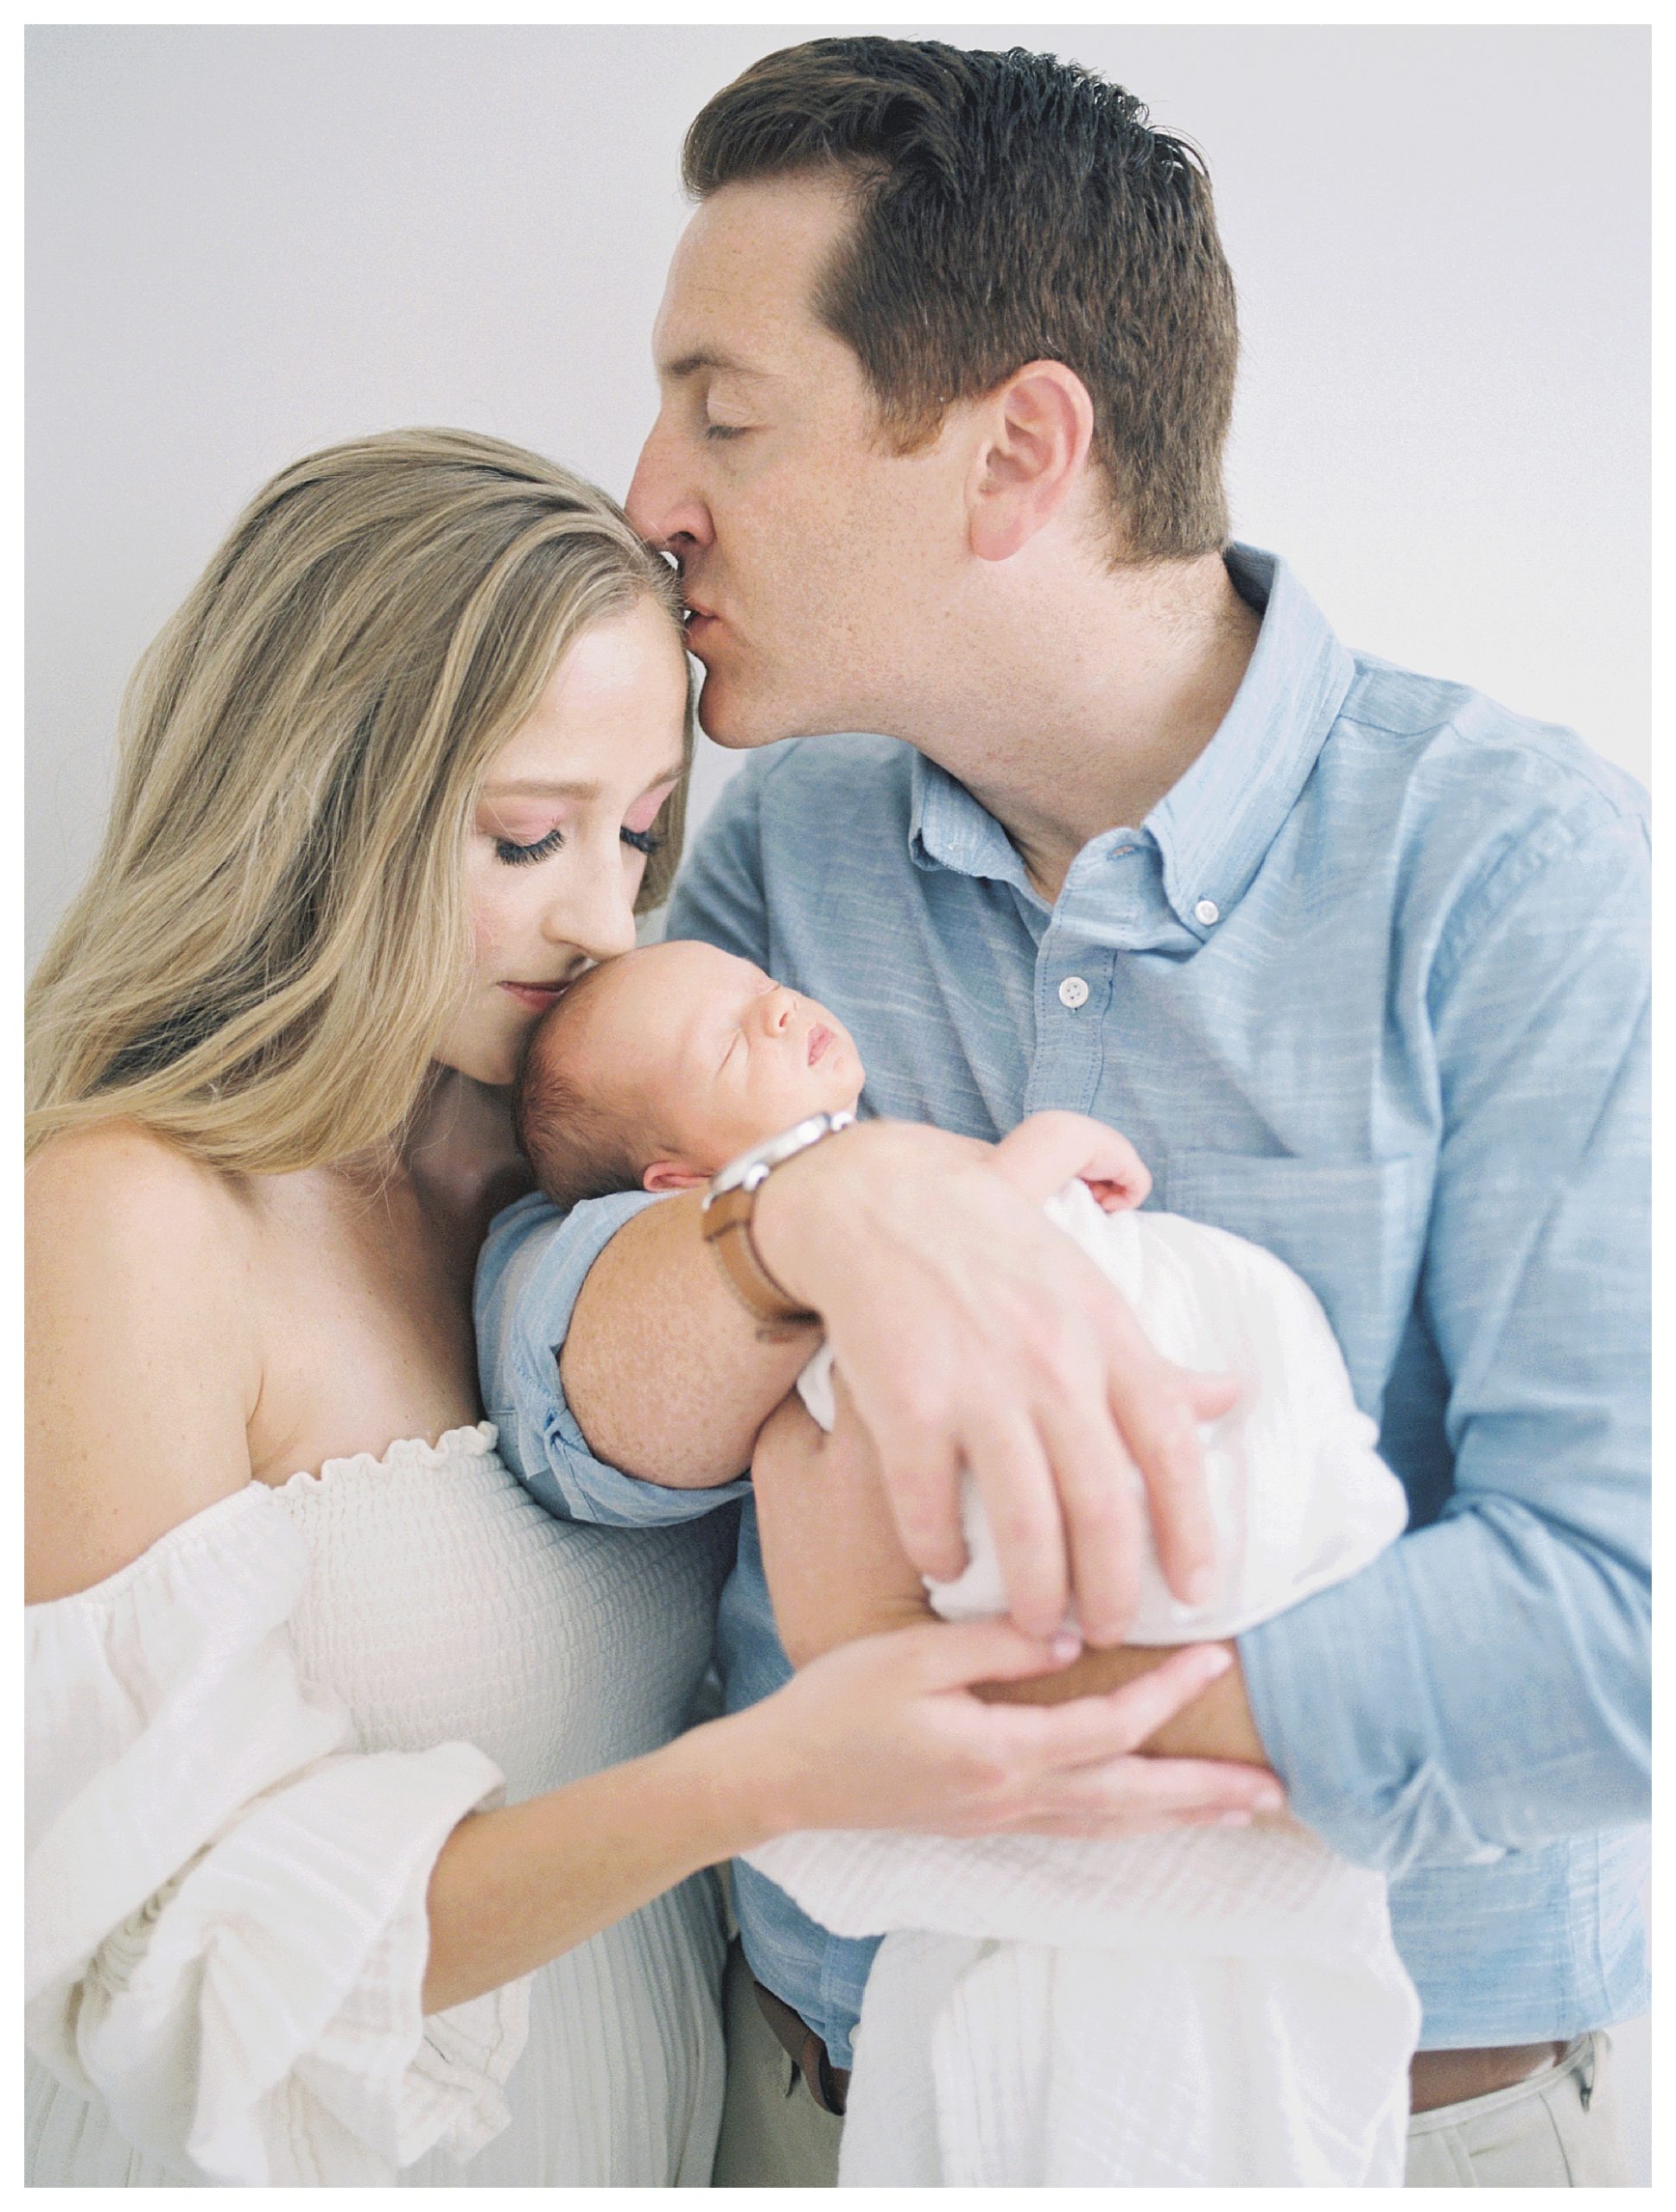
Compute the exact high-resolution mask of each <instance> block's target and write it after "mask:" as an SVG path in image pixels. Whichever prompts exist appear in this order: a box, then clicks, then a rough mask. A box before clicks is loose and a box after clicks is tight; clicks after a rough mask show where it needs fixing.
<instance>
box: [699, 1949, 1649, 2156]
mask: <svg viewBox="0 0 1676 2212" xmlns="http://www.w3.org/2000/svg"><path fill="white" fill-rule="evenodd" d="M726 2011H727V2100H726V2102H725V2103H724V2105H723V2107H722V2113H721V2141H720V2142H719V2144H718V2145H717V2146H716V2163H715V2171H714V2175H713V2177H712V2185H713V2186H714V2188H717V2189H831V2188H833V2187H834V2186H835V2184H836V2182H837V2179H838V2139H839V2136H840V2135H841V2133H842V2132H843V2125H844V2124H843V2122H842V2120H836V2119H835V2118H834V2117H833V2115H832V2114H831V2113H824V2112H822V2110H821V2108H820V2107H819V2106H818V2105H817V2104H816V2102H815V2100H814V2099H813V2098H812V2097H811V2096H810V2095H809V2091H808V2090H807V2089H806V2088H804V2086H803V2077H802V2075H799V2073H798V2072H797V2068H796V2067H795V2066H794V2065H793V2064H792V2063H791V2061H790V2059H789V2058H788V2057H787V2056H786V2055H785V2053H784V2051H783V2050H781V2049H780V2046H779V2043H778V2039H777V2038H776V2037H775V2034H774V2031H773V2030H772V2029H771V2027H770V2026H769V2024H768V2023H767V2021H766V2020H765V2019H764V2018H763V2016H762V2013H761V2012H760V2011H759V2008H758V2005H757V2000H756V1998H755V1996H754V1995H753V1994H752V1988H751V1975H750V1972H749V1969H748V1968H747V1967H746V1964H745V1955H744V1954H743V1952H742V1951H741V1950H740V1947H739V1945H738V1944H737V1943H735V1944H734V1945H733V1949H732V1950H731V1951H730V1953H729V1954H728V1959H727V1998H726ZM1610 2050H1611V2044H1610V2042H1609V2038H1608V2037H1606V2036H1604V2035H1598V2034H1597V2035H1587V2036H1579V2037H1578V2039H1577V2041H1576V2042H1575V2043H1574V2044H1571V2048H1570V2049H1569V2050H1567V2051H1566V2053H1565V2056H1564V2057H1563V2058H1562V2059H1561V2061H1560V2063H1559V2065H1558V2066H1555V2067H1551V2068H1550V2069H1548V2071H1547V2072H1546V2073H1544V2074H1538V2075H1533V2077H1532V2078H1531V2080H1529V2081H1528V2082H1517V2083H1515V2084H1514V2087H1513V2088H1511V2089H1498V2090H1496V2091H1495V2093H1494V2094H1491V2095H1489V2096H1488V2097H1472V2098H1470V2099H1469V2100H1468V2101H1467V2102H1466V2103H1464V2104H1458V2105H1441V2106H1439V2107H1438V2110H1437V2111H1436V2112H1425V2113H1420V2114H1419V2116H1418V2117H1417V2118H1416V2119H1414V2120H1411V2121H1410V2122H1409V2126H1408V2171H1407V2176H1406V2181H1407V2185H1408V2187H1409V2188H1410V2189H1627V2188H1628V2186H1629V2180H1628V2168H1627V2166H1626V2164H1625V2162H1624V2155H1623V2146H1622V2134H1621V2130H1620V2127H1619V2123H1618V2113H1617V2100H1616V2096H1615V2094H1613V2090H1612V2082H1611V2069H1610V2065H1609V2054H1610Z"/></svg>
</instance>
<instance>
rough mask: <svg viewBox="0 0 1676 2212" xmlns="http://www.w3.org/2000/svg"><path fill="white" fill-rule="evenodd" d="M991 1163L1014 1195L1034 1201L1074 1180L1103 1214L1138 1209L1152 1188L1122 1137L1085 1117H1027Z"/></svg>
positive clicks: (1058, 1114) (1051, 1114) (1137, 1157)
mask: <svg viewBox="0 0 1676 2212" xmlns="http://www.w3.org/2000/svg"><path fill="white" fill-rule="evenodd" d="M994 1165H995V1166H997V1167H998V1168H1000V1172H1001V1173H1002V1174H1003V1175H1005V1176H1006V1179H1007V1180H1008V1182H1009V1183H1011V1184H1012V1185H1013V1188H1014V1189H1015V1190H1018V1191H1022V1192H1024V1194H1025V1197H1026V1198H1035V1199H1037V1200H1038V1202H1040V1201H1042V1200H1045V1199H1047V1198H1051V1197H1052V1196H1053V1194H1054V1192H1056V1191H1057V1190H1059V1189H1061V1188H1062V1187H1063V1185H1065V1184H1067V1183H1069V1182H1070V1181H1072V1180H1073V1179H1075V1180H1076V1181H1078V1182H1082V1183H1086V1184H1087V1185H1088V1186H1089V1190H1091V1191H1092V1192H1094V1195H1095V1198H1098V1200H1099V1201H1100V1203H1101V1205H1102V1206H1103V1207H1104V1208H1105V1210H1106V1211H1107V1212H1108V1213H1123V1212H1126V1211H1127V1210H1128V1209H1129V1208H1131V1207H1133V1206H1138V1205H1140V1204H1141V1202H1142V1200H1143V1199H1144V1198H1146V1193H1147V1192H1149V1191H1150V1190H1151V1189H1152V1177H1151V1175H1150V1174H1148V1173H1147V1171H1146V1164H1145V1162H1144V1161H1143V1160H1142V1159H1141V1157H1140V1154H1139V1153H1138V1152H1137V1151H1136V1150H1135V1148H1134V1147H1133V1145H1132V1144H1131V1143H1130V1142H1129V1140H1128V1139H1127V1137H1122V1136H1120V1135H1118V1133H1117V1131H1116V1130H1115V1129H1108V1128H1107V1127H1106V1124H1105V1123H1104V1122H1095V1121H1093V1120H1091V1119H1090V1118H1089V1116H1088V1115H1086V1114H1067V1113H1062V1112H1060V1111H1058V1110H1057V1109H1055V1110H1053V1111H1051V1112H1049V1113H1044V1114H1032V1115H1031V1116H1029V1117H1028V1118H1027V1119H1026V1120H1025V1121H1022V1122H1019V1126H1018V1128H1016V1129H1013V1130H1012V1131H1011V1132H1010V1133H1009V1134H1008V1135H1006V1136H1004V1137H1003V1138H1002V1139H1001V1141H1000V1143H999V1144H998V1145H997V1146H996V1147H995V1150H994Z"/></svg>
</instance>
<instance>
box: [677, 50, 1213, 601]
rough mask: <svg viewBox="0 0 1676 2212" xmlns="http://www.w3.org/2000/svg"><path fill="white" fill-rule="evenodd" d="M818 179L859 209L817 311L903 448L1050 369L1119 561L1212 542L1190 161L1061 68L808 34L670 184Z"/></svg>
mask: <svg viewBox="0 0 1676 2212" xmlns="http://www.w3.org/2000/svg"><path fill="white" fill-rule="evenodd" d="M822 168H833V169H835V170H837V171H838V172H840V173H843V174H847V175H848V176H849V177H850V178H852V179H853V180H854V183H855V185H856V187H857V188H858V195H859V208H858V219H857V222H856V226H855V229H854V232H853V234H852V235H851V237H850V238H848V240H847V241H846V243H845V244H844V245H842V246H841V248H840V249H839V251H837V252H836V253H835V256H834V257H833V260H832V263H831V265H830V266H829V267H828V269H827V270H825V272H824V273H823V275H822V278H821V280H820V283H819V285H818V287H817V289H816V297H815V300H814V302H813V305H814V308H815V311H816V314H817V315H819V316H820V317H821V319H822V321H823V322H825V324H826V325H827V327H828V328H829V329H831V330H832V331H834V332H835V334H837V336H839V337H840V338H841V339H843V340H845V342H846V343H847V344H848V345H849V346H852V347H853V348H854V351H855V353H857V354H858V355H859V356H860V361H861V365H862V367H863V369H864V370H865V371H866V372H867V378H868V379H869V381H870V382H871V384H872V385H873V390H874V391H875V392H876V393H877V395H878V397H879V403H880V406H881V410H882V411H883V414H884V416H885V418H886V423H887V424H888V425H889V427H890V429H891V430H892V433H893V435H894V436H895V437H896V439H897V441H898V444H899V446H900V448H901V449H903V450H904V451H911V450H912V449H913V448H914V447H915V446H917V445H918V444H920V443H922V442H924V440H925V439H927V438H929V437H930V436H933V435H935V434H936V429H937V426H938V424H939V423H940V422H941V420H942V417H943V409H944V408H945V407H946V406H948V405H949V404H950V403H951V402H953V401H955V400H964V399H974V398H976V397H979V396H980V395H981V394H982V393H984V392H986V391H994V388H995V386H996V385H998V384H1000V382H1001V381H1002V380H1003V379H1004V378H1006V377H1008V376H1010V375H1011V374H1012V372H1013V371H1014V370H1015V369H1018V368H1021V367H1022V366H1023V365H1024V364H1025V362H1026V361H1032V360H1056V361H1063V363H1064V364H1065V365H1066V367H1068V368H1070V369H1074V370H1075V371H1076V373H1077V375H1078V376H1079V377H1081V378H1082V381H1083V383H1084V384H1085V385H1087V386H1088V389H1089V397H1091V399H1092V400H1093V402H1094V452H1095V457H1096V458H1097V460H1098V461H1100V463H1101V466H1102V467H1103V468H1104V469H1105V472H1106V474H1107V476H1108V480H1109V481H1110V484H1111V487H1112V493H1113V497H1114V505H1115V508H1116V511H1117V519H1118V523H1119V532H1118V546H1119V551H1120V554H1121V557H1122V558H1124V559H1126V560H1131V561H1146V560H1169V559H1182V558H1185V557H1188V556H1192V555H1196V554H1202V553H1209V552H1214V551H1215V550H1217V549H1218V548H1219V547H1220V546H1221V545H1222V543H1223V542H1224V540H1225V539H1226V537H1227V536H1228V511H1227V505H1226V501H1225V499H1224V496H1223V492H1222V444H1223V441H1224V439H1225V438H1226V436H1227V434H1228V416H1229V412H1230V410H1231V408H1232V405H1233V398H1234V370H1235V359H1236V356H1237V353H1238V330H1237V323H1236V319H1235V300H1234V280H1233V278H1232V277H1231V276H1230V275H1229V273H1228V263H1227V261H1226V260H1225V258H1224V257H1223V254H1222V245H1221V242H1220V240H1219V239H1218V238H1217V236H1216V219H1215V215H1214V213H1213V212H1212V208H1211V202H1210V183H1209V178H1208V176H1207V175H1206V174H1205V169H1204V165H1203V162H1202V160H1201V159H1200V157H1199V156H1198V154H1197V151H1196V150H1195V149H1193V148H1192V147H1191V146H1190V145H1188V144H1187V143H1185V142H1184V140H1182V139H1179V138H1174V137H1171V136H1170V134H1169V133H1168V132H1167V131H1163V130H1153V129H1152V127H1151V125H1150V124H1149V123H1148V121H1147V117H1146V108H1145V107H1144V106H1143V105H1142V104H1141V103H1140V101H1139V100H1138V99H1135V98H1134V97H1133V94H1131V93H1129V92H1125V91H1124V90H1123V88H1122V87H1121V86H1119V85H1113V84H1108V82H1107V81H1106V79H1104V78H1102V77H1097V76H1095V74H1094V73H1092V72H1091V71H1089V70H1087V69H1082V68H1080V67H1077V66H1076V65H1075V64H1074V63H1071V62H1066V61H1061V60H1057V58H1056V57H1055V56H1054V55H1052V54H1030V53H1027V52H1025V49H1024V48H1019V47H1015V48H1013V49H1012V51H1011V52H1009V53H1006V54H995V53H988V52H967V51H963V50H962V49H961V48H957V47H952V46H944V45H943V44H941V43H940V42H938V41H934V40H923V41H911V40H905V39H894V38H817V39H810V40H809V41H807V43H805V44H804V45H802V46H790V47H785V48H782V49H781V50H780V51H779V52H778V53H777V54H766V55H765V56H764V58H763V59H762V60H760V61H757V62H753V63H752V66H751V67H750V68H749V69H747V70H746V72H745V73H744V75H743V76H741V77H738V78H736V79H734V81H733V83H732V84H731V85H729V86H726V87H725V88H724V89H723V90H722V91H721V92H718V93H717V94H716V96H715V98H714V99H712V100H711V101H710V102H709V103H708V105H706V106H705V107H704V109H703V110H702V111H701V113H700V114H699V115H698V117H697V118H696V119H695V122H694V124H693V126H692V128H691V130H689V132H688V133H687V143H686V146H685V149H684V152H683V157H682V175H683V176H684V178H685V181H686V184H687V188H688V190H689V192H690V193H691V194H693V196H694V197H695V199H700V200H703V199H708V196H709V195H710V194H712V193H713V192H717V191H720V190H721V187H722V186H723V185H727V184H739V183H746V182H748V181H752V180H755V179H761V178H767V177H775V176H783V175H790V174H793V173H796V172H798V171H808V170H819V169H822Z"/></svg>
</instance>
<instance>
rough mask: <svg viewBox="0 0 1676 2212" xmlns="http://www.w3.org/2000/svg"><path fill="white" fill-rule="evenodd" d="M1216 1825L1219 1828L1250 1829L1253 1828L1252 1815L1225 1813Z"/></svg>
mask: <svg viewBox="0 0 1676 2212" xmlns="http://www.w3.org/2000/svg"><path fill="white" fill-rule="evenodd" d="M1216 1825H1217V1827H1219V1828H1248V1827H1250V1826H1251V1815H1250V1814H1249V1813H1224V1814H1222V1815H1221V1817H1220V1818H1219V1819H1218V1821H1217V1822H1216Z"/></svg>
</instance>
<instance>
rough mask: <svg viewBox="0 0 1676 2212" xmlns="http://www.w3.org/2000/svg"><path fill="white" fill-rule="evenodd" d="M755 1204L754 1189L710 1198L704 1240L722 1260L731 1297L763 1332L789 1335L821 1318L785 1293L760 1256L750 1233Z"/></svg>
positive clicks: (722, 1193) (706, 1210) (704, 1216)
mask: <svg viewBox="0 0 1676 2212" xmlns="http://www.w3.org/2000/svg"><path fill="white" fill-rule="evenodd" d="M756 1203H757V1194H756V1192H755V1191H753V1190H752V1191H745V1190H740V1191H723V1192H721V1193H720V1194H719V1195H718V1196H717V1197H715V1198H712V1199H711V1200H710V1203H709V1205H708V1206H707V1207H706V1208H705V1210H704V1214H703V1230H704V1237H705V1242H706V1243H708V1245H709V1247H710V1249H711V1250H712V1251H713V1252H714V1254H715V1255H716V1257H717V1259H718V1260H720V1261H721V1270H722V1273H723V1274H725V1275H726V1276H727V1281H728V1285H729V1287H731V1289H732V1290H733V1294H734V1296H735V1297H736V1298H738V1300H740V1304H741V1305H742V1306H746V1308H747V1309H748V1311H749V1312H750V1313H752V1314H753V1315H754V1316H755V1318H756V1319H757V1320H758V1321H759V1322H760V1323H761V1324H762V1325H763V1327H764V1331H765V1332H768V1331H772V1332H775V1333H777V1334H778V1333H787V1334H789V1333H790V1331H791V1330H793V1329H798V1328H806V1327H808V1325H809V1323H810V1322H812V1321H818V1320H819V1319H820V1318H821V1317H820V1315H819V1314H818V1313H810V1312H809V1309H808V1307H807V1306H799V1305H798V1303H797V1300H796V1299H794V1298H791V1297H790V1296H788V1294H786V1293H785V1292H784V1290H782V1289H781V1288H780V1286H779V1285H778V1283H777V1282H776V1281H775V1280H774V1278H773V1276H772V1275H771V1274H769V1272H768V1270H767V1268H765V1267H764V1265H763V1263H762V1262H761V1260H760V1259H759V1256H758V1254H757V1248H756V1245H755V1243H753V1242H752V1236H751V1217H752V1214H753V1213H754V1212H755V1211H756Z"/></svg>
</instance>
